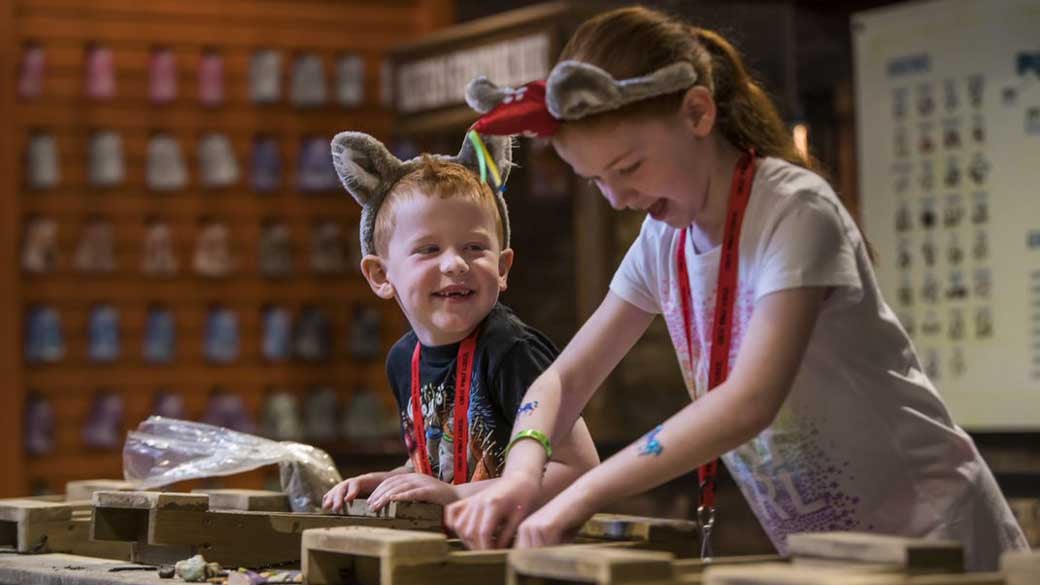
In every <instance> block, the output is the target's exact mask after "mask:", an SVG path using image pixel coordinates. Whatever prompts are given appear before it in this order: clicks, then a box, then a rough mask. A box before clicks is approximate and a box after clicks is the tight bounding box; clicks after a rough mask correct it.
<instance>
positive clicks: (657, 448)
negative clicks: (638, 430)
mask: <svg viewBox="0 0 1040 585" xmlns="http://www.w3.org/2000/svg"><path fill="white" fill-rule="evenodd" d="M663 428H664V425H657V427H656V428H654V430H652V431H650V432H649V433H647V435H646V444H645V445H643V446H642V447H640V448H639V454H640V455H653V456H654V457H657V456H658V455H660V454H661V451H664V447H662V446H661V441H658V440H657V435H658V434H660V432H661V429H663Z"/></svg>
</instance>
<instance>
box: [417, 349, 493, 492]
mask: <svg viewBox="0 0 1040 585" xmlns="http://www.w3.org/2000/svg"><path fill="white" fill-rule="evenodd" d="M476 349H477V332H476V331H473V333H470V334H469V336H468V337H466V339H463V340H462V342H461V343H459V354H458V358H457V359H456V360H455V430H454V433H455V436H454V443H453V445H454V447H455V476H454V479H453V480H452V481H453V483H455V484H460V483H466V482H467V481H468V480H469V452H468V451H467V449H468V447H469V416H468V414H469V387H470V384H471V382H472V378H473V376H472V373H473V354H474V353H476ZM421 355H422V344H421V343H419V342H418V341H417V342H415V351H414V352H412V424H413V426H414V428H415V445H416V451H417V452H418V454H419V455H418V457H416V463H417V464H418V465H419V472H420V473H425V474H426V475H433V471H432V470H431V469H430V454H429V452H427V451H426V425H425V424H424V422H423V413H422V396H421V392H420V391H419V388H420V386H421V385H422V384H421V381H420V379H419V358H420V356H421Z"/></svg>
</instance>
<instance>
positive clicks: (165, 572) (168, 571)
mask: <svg viewBox="0 0 1040 585" xmlns="http://www.w3.org/2000/svg"><path fill="white" fill-rule="evenodd" d="M175 573H176V572H175V571H174V569H173V567H162V568H160V569H159V578H160V579H173V576H174V574H175Z"/></svg>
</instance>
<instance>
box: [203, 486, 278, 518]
mask: <svg viewBox="0 0 1040 585" xmlns="http://www.w3.org/2000/svg"><path fill="white" fill-rule="evenodd" d="M191 493H193V494H205V495H206V496H208V497H209V509H210V510H244V511H253V512H288V511H289V497H288V496H287V495H285V492H275V491H270V490H234V489H194V490H191Z"/></svg>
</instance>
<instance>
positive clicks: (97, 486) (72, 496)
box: [65, 479, 134, 502]
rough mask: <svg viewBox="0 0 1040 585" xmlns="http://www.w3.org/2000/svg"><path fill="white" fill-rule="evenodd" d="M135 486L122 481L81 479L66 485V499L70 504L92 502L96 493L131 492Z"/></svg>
mask: <svg viewBox="0 0 1040 585" xmlns="http://www.w3.org/2000/svg"><path fill="white" fill-rule="evenodd" d="M133 489H134V484H132V483H130V482H128V481H123V480H121V479H80V480H75V481H69V482H66V483H65V499H66V500H67V501H69V502H76V501H83V500H87V501H90V500H92V499H93V496H94V492H115V491H131V490H133Z"/></svg>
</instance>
